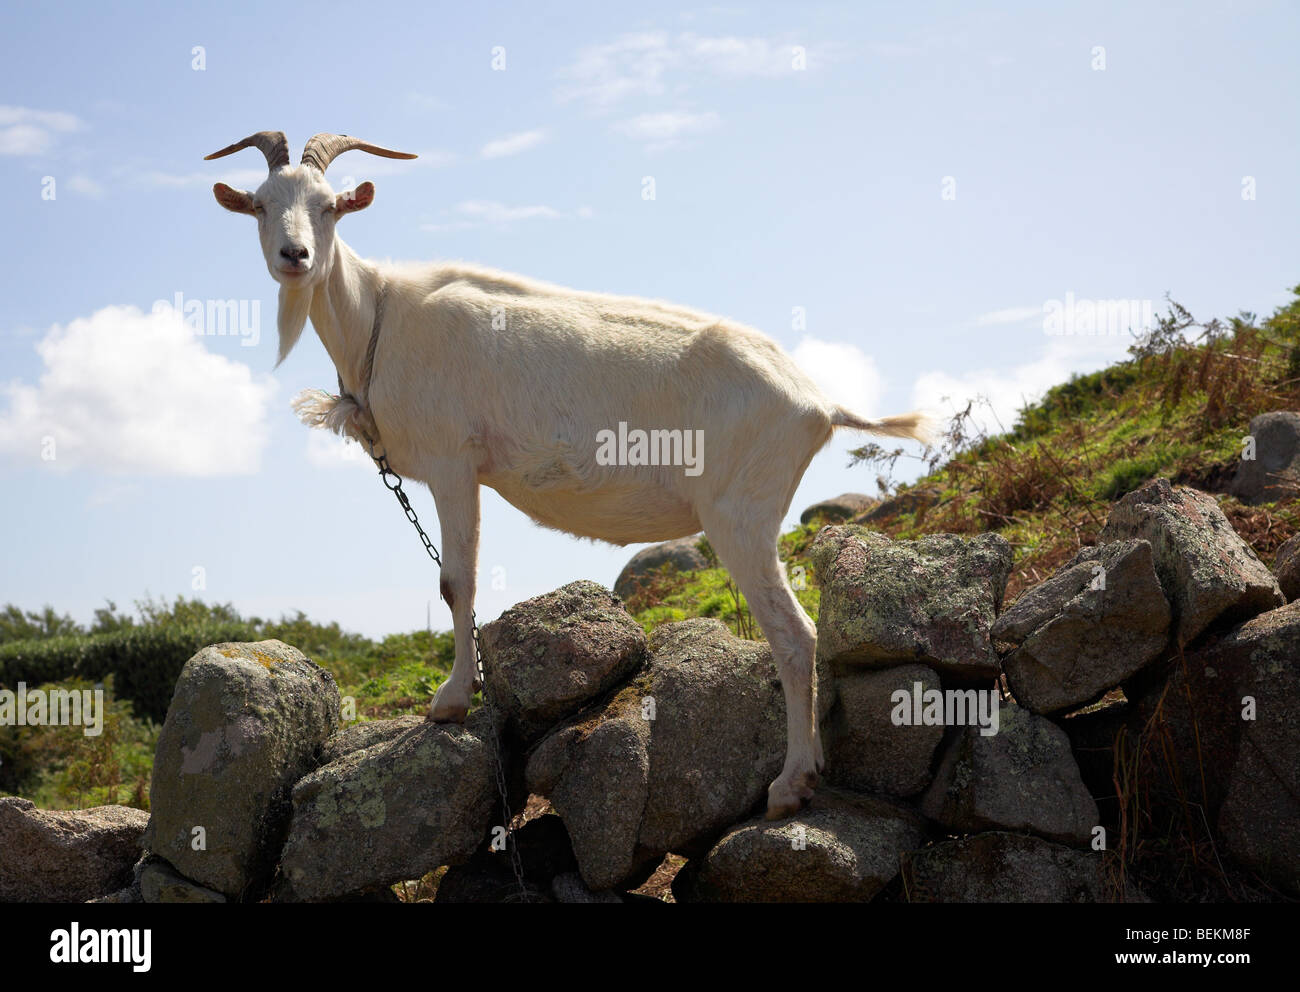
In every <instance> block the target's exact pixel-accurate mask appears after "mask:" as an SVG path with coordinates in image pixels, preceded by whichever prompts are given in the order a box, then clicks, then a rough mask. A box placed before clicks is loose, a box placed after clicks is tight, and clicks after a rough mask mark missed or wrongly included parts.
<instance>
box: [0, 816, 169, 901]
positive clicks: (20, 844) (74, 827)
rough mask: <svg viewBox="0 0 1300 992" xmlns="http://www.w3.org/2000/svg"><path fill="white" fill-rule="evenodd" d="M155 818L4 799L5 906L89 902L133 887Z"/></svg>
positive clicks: (1, 891)
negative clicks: (149, 825)
mask: <svg viewBox="0 0 1300 992" xmlns="http://www.w3.org/2000/svg"><path fill="white" fill-rule="evenodd" d="M148 822H149V814H148V813H146V812H144V811H143V810H138V809H131V808H130V807H127V806H96V807H94V808H92V809H82V810H72V811H52V810H41V809H37V808H36V804H35V803H33V802H31V801H30V800H28V799H19V798H17V797H8V796H6V797H3V798H0V902H87V901H89V900H91V899H97V898H100V897H102V896H107V895H109V894H110V893H113V892H116V891H117V890H119V889H121V888H123V887H124V886H126V885H128V884H129V883H130V881H131V869H132V866H133V865H134V864H135V863H136V861H137V860H139V858H140V838H141V836H142V835H143V834H144V829H145V825H146V824H147V823H148Z"/></svg>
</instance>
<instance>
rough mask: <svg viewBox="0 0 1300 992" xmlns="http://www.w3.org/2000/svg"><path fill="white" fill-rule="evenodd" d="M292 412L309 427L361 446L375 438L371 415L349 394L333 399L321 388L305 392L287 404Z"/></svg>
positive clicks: (305, 390) (333, 397)
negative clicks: (359, 443)
mask: <svg viewBox="0 0 1300 992" xmlns="http://www.w3.org/2000/svg"><path fill="white" fill-rule="evenodd" d="M290 405H291V406H292V407H293V412H294V413H296V414H297V415H298V419H299V420H301V421H302V422H303V423H304V424H306V425H307V426H308V427H323V428H325V429H326V430H329V431H333V432H334V433H335V434H340V435H345V436H347V437H351V438H355V439H356V440H357V441H360V442H362V443H363V444H364V443H365V442H366V441H367V439H368V438H372V437H374V430H375V425H374V422H373V421H372V420H371V419H370V414H369V413H367V412H366V411H365V410H363V409H362V408H361V404H360V403H358V402H357V401H356V399H355V398H353V397H352V396H348V395H343V396H333V395H331V394H329V393H327V392H325V390H323V389H304V390H303V391H302V392H300V393H299V394H298V395H297V396H295V397H294V398H293V400H292V401H291V402H290Z"/></svg>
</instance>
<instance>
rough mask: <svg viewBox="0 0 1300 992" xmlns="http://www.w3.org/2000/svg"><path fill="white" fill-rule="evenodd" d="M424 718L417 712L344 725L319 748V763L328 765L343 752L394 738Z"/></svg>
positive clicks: (349, 751) (413, 727)
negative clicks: (390, 718)
mask: <svg viewBox="0 0 1300 992" xmlns="http://www.w3.org/2000/svg"><path fill="white" fill-rule="evenodd" d="M424 720H425V718H424V717H423V716H420V715H418V714H416V715H411V716H399V717H395V718H393V719H392V720H367V721H365V722H364V723H354V724H352V725H351V726H350V727H344V728H343V729H342V730H340V731H339V732H338V733H337V734H335V735H334V736H333V737H331V738H330V739H329V740H327V741H326V742H325V744H324V746H323V747H322V748H321V755H320V763H321V764H322V765H328V764H329V763H330V762H331V761H337V760H338V759H339V758H341V757H343V756H344V755H345V754H351V753H352V752H353V751H364V750H365V749H366V748H368V747H372V746H374V745H375V744H380V743H383V742H384V741H391V740H395V739H397V738H398V737H401V736H402V735H403V734H405V733H406V732H407V731H410V730H414V729H415V728H416V727H418V726H420V724H422V723H424Z"/></svg>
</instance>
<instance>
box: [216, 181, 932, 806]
mask: <svg viewBox="0 0 1300 992" xmlns="http://www.w3.org/2000/svg"><path fill="white" fill-rule="evenodd" d="M216 192H217V199H218V201H219V202H221V203H222V205H223V206H226V207H227V208H228V209H236V210H240V211H241V212H253V213H257V215H258V216H259V226H260V228H261V230H262V242H263V248H264V250H265V253H266V257H267V264H268V267H269V268H270V269H271V272H272V275H273V276H274V277H275V278H276V279H277V280H278V281H279V282H281V291H280V311H279V321H280V326H279V331H280V343H281V349H280V352H281V353H280V358H281V360H283V358H284V356H285V355H287V353H288V352H289V350H290V349H291V348H292V347H293V344H294V343H295V342H296V341H297V339H298V336H299V334H300V333H301V331H302V327H303V322H304V321H305V318H306V317H307V316H308V315H310V317H311V321H312V324H313V326H314V327H315V329H316V332H317V334H318V335H319V336H320V339H321V342H322V343H323V344H324V346H325V348H326V350H327V351H328V352H329V355H330V357H331V358H332V359H333V361H334V365H335V367H336V368H337V369H338V371H339V373H340V375H341V378H342V381H343V383H344V385H345V387H346V389H347V391H348V392H349V393H351V394H353V395H361V394H362V391H363V390H364V389H365V384H364V383H363V382H362V381H361V378H362V372H363V367H364V361H365V353H366V349H367V345H368V343H369V339H370V335H371V329H372V323H373V320H374V314H375V306H376V300H377V293H378V291H379V287H380V285H381V280H382V282H383V283H384V284H385V285H386V286H387V294H386V298H385V309H384V316H383V324H382V332H381V334H380V337H379V343H378V349H377V352H376V355H375V360H374V366H373V376H372V379H371V382H370V388H369V395H368V404H367V405H368V410H365V409H362V408H361V407H360V406H358V404H357V403H356V402H355V401H353V400H351V399H350V398H348V399H342V400H340V399H339V398H336V397H333V396H329V395H328V394H324V393H321V392H319V391H312V392H307V393H304V394H300V396H299V397H298V398H297V400H296V401H295V409H297V411H298V413H299V415H300V416H301V417H302V419H303V420H304V422H306V423H308V424H310V425H312V426H321V427H326V428H329V429H331V430H334V431H337V432H339V433H342V434H351V435H352V436H354V437H361V436H362V435H363V434H370V435H371V436H374V432H375V431H377V436H378V439H379V440H380V447H381V448H382V450H383V451H384V452H386V453H387V455H388V459H389V462H390V463H391V465H392V467H393V468H394V469H395V470H396V471H397V472H399V473H401V474H402V475H404V476H408V477H410V478H413V479H419V480H421V481H423V482H425V483H427V484H428V486H429V488H430V490H431V491H432V493H433V497H434V501H435V503H436V505H437V512H438V517H439V522H440V524H441V531H442V548H443V568H442V576H441V583H440V586H441V591H442V595H443V597H444V598H445V599H446V600H447V602H448V604H449V605H450V607H451V610H452V615H453V621H454V629H455V640H456V660H455V664H454V667H453V671H452V674H451V676H450V678H449V679H448V680H447V682H446V683H445V684H444V685H443V686H442V687H441V688H440V689H439V691H438V694H437V696H436V697H435V700H434V703H433V706H432V708H431V711H430V718H431V719H434V720H439V721H459V720H463V719H464V717H465V714H466V711H467V709H468V707H469V703H470V696H471V695H472V693H473V691H474V675H475V673H474V660H473V643H472V639H471V633H470V631H471V623H472V622H471V612H472V608H473V602H474V595H475V573H476V571H477V555H478V532H479V495H478V487H479V485H487V486H491V487H492V488H493V489H495V490H496V491H497V492H499V493H500V494H501V495H502V496H503V497H504V498H505V499H506V500H508V501H509V502H510V503H511V504H513V505H514V506H516V507H518V508H519V509H520V510H522V511H523V512H524V513H526V514H528V515H529V516H530V517H531V518H532V519H533V520H535V521H537V522H538V523H540V524H543V525H545V526H547V527H553V528H555V529H557V530H562V531H565V532H567V533H570V534H576V535H579V536H582V537H589V538H596V539H599V540H603V541H609V542H611V543H613V544H619V545H622V544H629V543H633V542H643V541H660V540H667V539H669V538H675V537H682V536H685V535H688V534H693V533H696V532H697V531H700V530H701V529H702V530H704V531H705V533H706V534H707V536H708V538H709V541H710V543H711V544H712V545H713V547H714V549H715V550H716V551H717V554H718V557H719V559H720V560H721V562H722V563H723V564H724V565H725V566H726V567H727V569H728V570H729V571H730V573H731V575H732V576H733V577H734V579H735V580H736V582H737V584H738V585H739V587H740V589H741V590H742V592H743V593H744V594H745V597H746V600H747V601H748V604H749V608H750V610H751V611H752V613H753V615H754V617H755V618H756V619H757V621H758V623H759V625H760V627H761V628H762V630H763V632H764V634H765V635H766V637H767V639H768V642H769V643H770V645H771V648H772V653H773V657H774V659H775V662H776V665H777V668H778V671H779V673H780V676H781V682H782V686H783V688H784V694H785V702H786V713H787V732H788V738H787V753H786V761H785V766H784V768H783V769H782V771H781V774H780V776H779V777H778V778H777V779H776V781H774V782H773V783H772V785H771V787H770V788H769V798H768V812H769V816H774V817H775V816H782V815H786V814H788V813H790V812H792V811H794V810H796V809H798V808H799V806H800V805H801V804H802V803H803V802H805V801H807V800H808V799H809V798H811V795H812V791H813V788H814V787H815V785H816V782H817V777H818V773H819V772H820V770H821V767H822V748H821V741H820V735H819V732H818V726H817V718H816V676H815V670H814V663H813V659H814V653H815V647H816V629H815V627H814V625H813V624H812V622H811V621H810V620H809V618H808V616H807V615H806V614H805V613H804V611H803V609H802V608H801V607H800V606H799V603H798V601H797V600H796V599H795V596H794V593H793V592H792V591H791V589H790V586H789V583H788V582H787V580H786V575H785V571H784V569H783V567H782V565H781V562H780V560H779V559H778V556H777V538H778V536H779V532H780V525H781V521H782V519H783V518H784V516H785V514H786V512H787V510H788V509H789V506H790V502H791V499H792V498H793V496H794V492H795V488H796V486H797V485H798V483H799V480H800V478H801V477H802V475H803V473H804V470H805V469H806V468H807V466H808V463H809V461H810V460H811V459H812V457H813V455H814V454H816V453H817V451H818V450H819V449H821V448H822V447H823V446H824V445H825V444H826V443H827V442H828V441H829V440H830V438H831V435H832V433H833V430H834V428H836V427H841V426H842V427H851V428H856V429H860V430H866V431H871V432H873V433H878V434H888V435H894V436H899V437H910V438H916V439H918V440H926V439H927V438H928V433H929V426H928V423H927V422H926V419H925V418H924V417H923V416H922V415H920V414H916V413H912V414H907V415H905V416H900V417H889V418H885V419H882V420H867V419H864V418H861V417H857V416H855V415H854V414H852V413H850V412H848V411H847V410H845V409H843V408H841V407H839V406H836V405H835V404H833V403H831V402H830V401H829V400H827V399H826V398H825V397H824V396H823V394H822V393H821V392H820V391H819V390H818V388H817V387H816V386H815V385H814V384H813V382H812V381H811V380H810V379H809V378H808V377H807V376H806V375H805V374H804V373H803V372H802V371H801V370H800V369H799V368H798V367H797V366H796V365H795V364H794V362H793V361H792V360H791V359H790V358H789V357H788V356H787V355H786V354H785V353H784V352H782V351H781V349H780V348H779V347H778V346H777V345H776V343H775V342H773V341H772V340H771V339H770V338H768V337H766V336H765V335H763V334H760V333H758V332H757V331H754V330H751V329H750V328H748V327H745V326H742V325H740V324H738V323H735V322H733V321H730V320H727V319H726V318H723V317H717V316H714V315H712V314H707V313H701V312H699V311H697V310H692V309H689V308H687V307H681V306H675V305H672V304H668V303H661V302H656V301H652V300H645V299H638V298H635V297H627V296H611V295H605V294H600V293H588V292H580V291H577V290H571V289H566V288H563V287H560V286H554V285H551V284H548V283H544V282H539V281H536V280H532V279H526V278H522V277H519V276H514V275H507V274H505V273H502V272H496V271H493V270H491V269H487V268H483V267H479V266H475V265H467V264H463V263H459V262H451V263H427V264H419V265H413V264H395V263H376V262H372V261H367V260H364V259H361V258H359V257H358V256H357V255H356V254H355V253H354V252H353V251H352V250H351V249H350V248H348V246H347V245H346V244H344V243H343V242H342V240H341V239H338V238H337V237H336V236H335V235H334V232H333V223H334V220H336V219H337V217H338V216H341V215H342V213H346V212H349V211H350V210H353V209H360V207H358V206H355V205H353V202H352V200H347V201H345V197H343V196H340V197H337V198H336V197H335V194H334V193H333V191H332V190H331V189H330V188H329V187H328V185H327V184H326V183H325V180H324V177H323V175H321V173H320V172H319V171H317V170H315V169H313V168H310V167H308V166H296V167H295V166H286V167H283V168H280V169H278V170H276V171H273V172H272V174H271V176H270V178H269V179H268V180H267V181H266V182H265V183H264V184H263V185H262V187H261V188H259V190H258V191H257V193H256V194H240V193H238V191H234V190H230V189H229V187H222V186H221V185H220V184H218V187H217V190H216ZM352 196H353V197H354V199H355V200H356V201H363V202H361V203H360V206H361V207H364V206H366V205H368V204H369V202H370V199H371V198H372V197H373V187H372V186H370V184H369V183H366V184H363V185H362V186H361V187H358V189H357V191H356V193H355V194H352ZM238 197H251V198H252V200H251V201H250V200H243V199H238ZM232 203H233V204H234V205H232ZM330 203H337V204H338V206H337V208H336V209H335V211H334V214H333V216H332V217H331V216H330V208H329V204H330ZM322 205H323V206H322ZM245 206H247V207H249V209H243V208H244V207H245ZM259 211H260V212H259ZM322 212H323V219H322V218H321V217H318V216H316V215H317V214H322ZM285 245H291V246H304V245H305V246H306V247H307V248H308V249H309V251H310V255H309V257H308V259H307V260H305V263H298V262H295V263H292V264H291V266H290V269H291V270H290V271H285V269H284V264H285V263H283V262H282V261H281V259H282V258H286V257H288V256H283V255H280V254H279V251H281V250H282V249H283V248H284V246H285ZM301 264H306V265H307V266H308V268H307V270H305V271H304V270H301V269H300V268H298V269H294V267H295V266H300V265H301ZM303 276H306V278H303ZM620 421H622V422H625V423H626V424H627V425H628V428H629V429H632V428H641V429H645V430H650V429H682V430H687V429H690V430H698V429H702V430H703V439H704V442H705V443H704V452H703V453H704V461H703V465H704V471H703V472H702V473H701V474H699V475H697V476H690V475H687V474H686V473H685V472H684V471H683V468H682V466H680V465H676V466H674V465H658V466H655V465H645V466H632V465H602V464H598V463H597V459H596V451H597V445H598V442H597V433H598V432H599V431H601V430H605V429H611V430H614V429H617V426H618V424H619V422H620Z"/></svg>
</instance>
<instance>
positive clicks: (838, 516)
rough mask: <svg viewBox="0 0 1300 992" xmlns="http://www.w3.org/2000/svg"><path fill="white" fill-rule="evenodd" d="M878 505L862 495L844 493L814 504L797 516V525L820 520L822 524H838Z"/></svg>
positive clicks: (878, 502) (873, 500)
mask: <svg viewBox="0 0 1300 992" xmlns="http://www.w3.org/2000/svg"><path fill="white" fill-rule="evenodd" d="M879 505H880V500H878V499H874V498H873V497H871V496H865V495H863V494H862V493H844V494H842V495H840V496H836V497H835V498H834V499H824V500H822V501H821V502H820V503H814V504H813V505H812V506H810V507H808V509H806V510H804V511H803V513H801V514H800V515H799V523H801V524H806V523H811V522H812V521H814V520H820V521H822V522H823V523H828V524H838V523H841V522H843V521H845V520H849V519H851V518H853V517H856V516H858V515H859V514H862V513H866V512H867V511H868V510H871V509H874V508H875V507H877V506H879Z"/></svg>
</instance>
